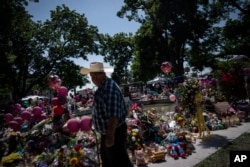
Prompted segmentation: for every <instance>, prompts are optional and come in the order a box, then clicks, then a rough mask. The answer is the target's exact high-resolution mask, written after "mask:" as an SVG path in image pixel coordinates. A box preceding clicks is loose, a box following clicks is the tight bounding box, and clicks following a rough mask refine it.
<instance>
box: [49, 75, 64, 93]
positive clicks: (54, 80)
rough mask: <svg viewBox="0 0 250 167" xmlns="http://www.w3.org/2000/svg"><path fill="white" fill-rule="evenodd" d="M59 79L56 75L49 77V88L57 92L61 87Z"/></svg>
mask: <svg viewBox="0 0 250 167" xmlns="http://www.w3.org/2000/svg"><path fill="white" fill-rule="evenodd" d="M61 83H62V81H61V79H60V78H59V76H58V75H51V76H50V77H49V87H50V88H51V89H53V90H57V89H58V88H59V87H60V86H61Z"/></svg>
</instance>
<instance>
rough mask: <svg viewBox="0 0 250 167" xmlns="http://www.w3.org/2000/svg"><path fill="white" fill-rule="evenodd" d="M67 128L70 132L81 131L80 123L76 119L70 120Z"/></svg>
mask: <svg viewBox="0 0 250 167" xmlns="http://www.w3.org/2000/svg"><path fill="white" fill-rule="evenodd" d="M67 128H68V130H69V131H70V132H78V131H79V130H80V121H79V120H78V119H76V118H71V119H69V120H68V123H67Z"/></svg>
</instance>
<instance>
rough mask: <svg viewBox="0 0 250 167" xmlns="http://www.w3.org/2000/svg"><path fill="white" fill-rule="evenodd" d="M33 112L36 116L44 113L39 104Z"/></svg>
mask: <svg viewBox="0 0 250 167" xmlns="http://www.w3.org/2000/svg"><path fill="white" fill-rule="evenodd" d="M33 114H34V115H35V116H40V115H41V114H42V108H41V107H39V106H36V107H34V108H33Z"/></svg>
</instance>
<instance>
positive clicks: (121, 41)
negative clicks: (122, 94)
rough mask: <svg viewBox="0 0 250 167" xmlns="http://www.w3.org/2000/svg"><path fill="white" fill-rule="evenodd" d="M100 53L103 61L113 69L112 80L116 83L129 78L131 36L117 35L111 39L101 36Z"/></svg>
mask: <svg viewBox="0 0 250 167" xmlns="http://www.w3.org/2000/svg"><path fill="white" fill-rule="evenodd" d="M100 41H101V42H100V53H101V54H102V55H104V61H105V62H109V63H110V65H111V66H113V67H114V72H113V73H112V78H113V79H114V80H115V81H116V82H117V83H118V84H120V83H122V82H124V78H127V77H128V76H129V69H128V66H129V63H130V62H131V60H132V54H133V41H132V34H125V33H119V34H115V35H114V36H113V37H111V36H110V35H108V34H106V35H102V38H101V40H100Z"/></svg>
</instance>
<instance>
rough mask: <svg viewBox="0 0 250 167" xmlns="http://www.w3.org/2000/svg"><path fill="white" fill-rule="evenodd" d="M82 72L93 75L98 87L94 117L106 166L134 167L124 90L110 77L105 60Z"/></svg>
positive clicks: (82, 69) (94, 104) (94, 63)
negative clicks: (105, 70) (130, 152)
mask: <svg viewBox="0 0 250 167" xmlns="http://www.w3.org/2000/svg"><path fill="white" fill-rule="evenodd" d="M80 73H81V74H83V75H86V74H90V76H91V80H92V82H93V83H94V84H95V85H96V86H97V88H98V89H97V90H96V92H95V95H94V102H93V110H92V120H93V124H94V128H95V130H96V131H97V132H99V133H100V134H101V148H100V154H101V160H102V167H118V166H119V167H132V166H133V165H132V163H131V161H130V159H129V156H128V152H127V124H126V122H125V120H126V117H127V112H128V111H127V107H126V103H125V101H124V98H123V95H122V93H121V90H120V89H119V87H118V85H117V84H116V83H115V81H113V80H112V79H110V78H108V77H107V76H106V73H105V72H104V68H103V63H100V62H93V63H91V64H90V68H81V71H80Z"/></svg>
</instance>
